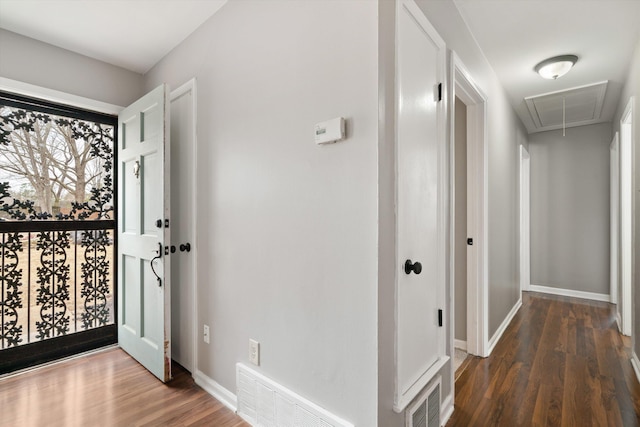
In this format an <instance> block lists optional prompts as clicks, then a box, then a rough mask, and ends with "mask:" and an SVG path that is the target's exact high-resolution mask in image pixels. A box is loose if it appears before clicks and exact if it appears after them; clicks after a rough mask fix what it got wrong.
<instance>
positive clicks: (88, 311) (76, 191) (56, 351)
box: [0, 92, 117, 374]
mask: <svg viewBox="0 0 640 427" xmlns="http://www.w3.org/2000/svg"><path fill="white" fill-rule="evenodd" d="M116 124H117V117H115V116H113V115H109V114H102V113H97V112H93V111H88V110H81V109H77V108H74V107H69V106H68V105H62V104H57V103H52V102H48V101H44V100H41V99H37V98H32V97H25V96H22V95H17V94H14V93H9V92H0V291H1V292H0V352H1V356H0V374H1V373H8V372H12V371H15V370H18V369H23V368H27V367H31V366H34V365H37V364H41V363H45V362H49V361H52V360H56V359H59V358H62V357H67V356H70V355H74V354H77V353H80V352H84V351H87V350H91V349H95V348H98V347H102V346H105V345H109V344H113V343H115V342H116V341H117V329H116V325H115V318H116V309H117V307H116V304H115V301H116V300H117V298H116V289H115V286H114V279H115V273H116V260H115V256H114V254H115V251H116V250H117V239H116V235H117V229H116V221H115V212H116V211H117V207H116V200H117V199H116V197H115V195H116V190H115V189H116V186H115V185H114V175H115V174H114V170H115V164H116V161H115V147H116V145H117V140H116V139H117V135H116V132H115V129H116Z"/></svg>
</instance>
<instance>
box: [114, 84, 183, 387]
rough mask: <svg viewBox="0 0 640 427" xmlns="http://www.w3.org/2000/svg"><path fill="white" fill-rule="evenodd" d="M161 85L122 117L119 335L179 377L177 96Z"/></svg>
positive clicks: (133, 351)
mask: <svg viewBox="0 0 640 427" xmlns="http://www.w3.org/2000/svg"><path fill="white" fill-rule="evenodd" d="M168 96H169V95H168V89H167V87H166V85H164V84H163V85H161V86H159V87H157V88H156V89H154V90H153V91H151V92H149V93H148V94H147V95H145V96H143V97H142V98H140V99H139V100H138V101H136V102H134V103H133V104H132V105H131V106H129V107H128V108H126V109H125V110H123V111H122V112H121V113H120V115H119V118H118V163H119V168H118V188H119V193H118V194H119V196H118V263H119V265H118V297H119V298H118V341H119V343H120V346H121V347H122V348H123V349H124V350H125V351H126V352H127V353H129V354H130V355H131V356H132V357H133V358H135V359H136V360H137V361H138V362H140V363H141V364H142V365H143V366H144V367H145V368H147V369H148V370H149V371H150V372H151V373H153V374H154V375H155V376H156V377H158V378H159V379H160V380H162V381H168V380H170V379H171V344H170V336H171V318H170V316H171V288H170V283H169V282H170V280H169V279H170V277H171V275H170V262H169V254H170V250H169V247H168V242H169V225H170V224H169V206H170V204H169V188H170V185H169V183H170V181H169V171H170V169H169V98H168Z"/></svg>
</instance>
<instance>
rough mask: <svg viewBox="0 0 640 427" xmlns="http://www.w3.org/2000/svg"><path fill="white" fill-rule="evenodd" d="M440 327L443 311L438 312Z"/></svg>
mask: <svg viewBox="0 0 640 427" xmlns="http://www.w3.org/2000/svg"><path fill="white" fill-rule="evenodd" d="M438 326H440V327H442V310H440V309H439V310H438Z"/></svg>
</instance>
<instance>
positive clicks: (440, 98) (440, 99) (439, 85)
mask: <svg viewBox="0 0 640 427" xmlns="http://www.w3.org/2000/svg"><path fill="white" fill-rule="evenodd" d="M438 101H442V83H438Z"/></svg>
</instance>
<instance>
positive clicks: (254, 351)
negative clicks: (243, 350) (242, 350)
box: [249, 339, 260, 366]
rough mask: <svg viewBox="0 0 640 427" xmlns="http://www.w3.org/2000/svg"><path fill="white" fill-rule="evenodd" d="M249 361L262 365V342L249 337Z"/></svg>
mask: <svg viewBox="0 0 640 427" xmlns="http://www.w3.org/2000/svg"><path fill="white" fill-rule="evenodd" d="M249 362H251V363H253V364H254V365H256V366H260V343H259V342H258V341H256V340H252V339H249Z"/></svg>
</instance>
